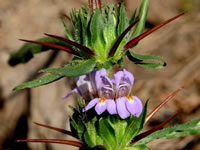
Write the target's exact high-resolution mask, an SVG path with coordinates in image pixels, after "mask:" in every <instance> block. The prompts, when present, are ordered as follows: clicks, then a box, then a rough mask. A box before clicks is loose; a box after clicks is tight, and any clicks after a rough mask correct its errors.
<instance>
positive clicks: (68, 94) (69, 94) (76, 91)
mask: <svg viewBox="0 0 200 150" xmlns="http://www.w3.org/2000/svg"><path fill="white" fill-rule="evenodd" d="M73 93H78V90H77V88H75V89H72V90H71V91H70V92H69V93H67V95H65V96H63V97H62V98H63V99H65V98H68V97H70V96H71V95H72V94H73Z"/></svg>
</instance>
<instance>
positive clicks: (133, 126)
mask: <svg viewBox="0 0 200 150" xmlns="http://www.w3.org/2000/svg"><path fill="white" fill-rule="evenodd" d="M148 102H149V100H147V102H146V104H145V106H144V109H143V112H142V114H141V115H140V117H139V118H134V119H132V118H131V117H130V118H128V120H127V121H128V126H127V127H126V130H125V134H124V135H123V139H122V141H121V143H120V145H118V147H119V148H120V149H123V147H125V146H127V145H128V144H129V143H130V142H131V140H132V139H133V138H134V137H135V136H137V135H138V133H140V131H141V130H142V129H143V126H144V123H145V119H146V115H147V106H148Z"/></svg>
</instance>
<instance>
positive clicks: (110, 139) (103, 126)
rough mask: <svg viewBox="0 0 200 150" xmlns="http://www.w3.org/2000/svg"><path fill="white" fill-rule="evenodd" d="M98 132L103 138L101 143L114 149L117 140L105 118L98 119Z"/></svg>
mask: <svg viewBox="0 0 200 150" xmlns="http://www.w3.org/2000/svg"><path fill="white" fill-rule="evenodd" d="M99 130H100V131H99V133H100V136H101V138H102V139H103V143H104V145H105V147H106V148H107V149H116V148H117V147H116V146H117V141H116V138H115V134H114V129H113V128H112V126H111V125H110V124H109V121H108V120H107V119H101V120H100V121H99Z"/></svg>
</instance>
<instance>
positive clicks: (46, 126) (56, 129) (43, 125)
mask: <svg viewBox="0 0 200 150" xmlns="http://www.w3.org/2000/svg"><path fill="white" fill-rule="evenodd" d="M34 124H36V125H38V126H41V127H45V128H48V129H52V130H55V131H58V132H60V133H64V134H67V135H70V136H72V137H74V136H73V134H72V132H70V131H68V130H64V129H61V128H56V127H52V126H48V125H45V124H40V123H37V122H34Z"/></svg>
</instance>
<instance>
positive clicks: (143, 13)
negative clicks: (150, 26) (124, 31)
mask: <svg viewBox="0 0 200 150" xmlns="http://www.w3.org/2000/svg"><path fill="white" fill-rule="evenodd" d="M148 10H149V0H143V1H142V4H141V6H140V11H139V22H138V24H137V26H136V28H135V31H134V33H133V35H132V38H135V37H137V36H138V35H140V34H141V33H142V32H143V31H144V28H145V23H146V19H147V14H148Z"/></svg>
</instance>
